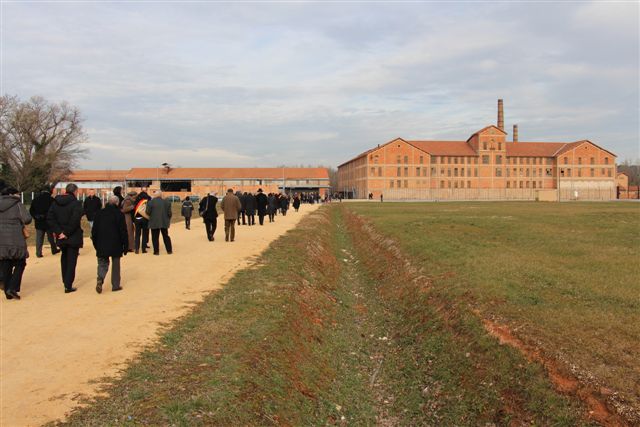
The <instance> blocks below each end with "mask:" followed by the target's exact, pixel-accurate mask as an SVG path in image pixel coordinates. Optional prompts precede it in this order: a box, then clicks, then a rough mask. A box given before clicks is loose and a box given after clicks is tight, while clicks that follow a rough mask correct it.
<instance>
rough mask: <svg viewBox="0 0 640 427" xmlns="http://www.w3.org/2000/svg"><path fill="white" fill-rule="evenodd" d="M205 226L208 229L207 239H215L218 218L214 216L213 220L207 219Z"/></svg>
mask: <svg viewBox="0 0 640 427" xmlns="http://www.w3.org/2000/svg"><path fill="white" fill-rule="evenodd" d="M204 228H205V230H206V231H207V239H209V241H211V240H213V235H214V234H215V233H216V228H218V218H213V220H211V221H209V220H207V219H205V220H204Z"/></svg>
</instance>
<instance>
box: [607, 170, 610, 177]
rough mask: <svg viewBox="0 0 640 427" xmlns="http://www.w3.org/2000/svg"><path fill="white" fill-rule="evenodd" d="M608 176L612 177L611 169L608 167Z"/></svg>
mask: <svg viewBox="0 0 640 427" xmlns="http://www.w3.org/2000/svg"><path fill="white" fill-rule="evenodd" d="M607 176H608V177H609V178H611V169H607Z"/></svg>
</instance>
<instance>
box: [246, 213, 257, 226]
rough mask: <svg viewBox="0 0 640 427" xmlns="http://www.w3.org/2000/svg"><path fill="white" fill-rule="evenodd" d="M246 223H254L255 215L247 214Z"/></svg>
mask: <svg viewBox="0 0 640 427" xmlns="http://www.w3.org/2000/svg"><path fill="white" fill-rule="evenodd" d="M247 224H249V225H256V216H255V214H254V215H249V214H247Z"/></svg>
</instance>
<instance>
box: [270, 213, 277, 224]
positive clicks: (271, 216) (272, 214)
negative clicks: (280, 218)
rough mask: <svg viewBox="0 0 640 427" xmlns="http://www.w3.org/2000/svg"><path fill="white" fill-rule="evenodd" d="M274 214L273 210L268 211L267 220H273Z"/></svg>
mask: <svg viewBox="0 0 640 427" xmlns="http://www.w3.org/2000/svg"><path fill="white" fill-rule="evenodd" d="M275 216H276V214H275V213H274V212H273V211H271V212H269V222H273V221H274V217H275Z"/></svg>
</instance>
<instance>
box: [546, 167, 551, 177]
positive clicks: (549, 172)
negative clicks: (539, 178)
mask: <svg viewBox="0 0 640 427" xmlns="http://www.w3.org/2000/svg"><path fill="white" fill-rule="evenodd" d="M546 173H547V176H551V168H547V169H546Z"/></svg>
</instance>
